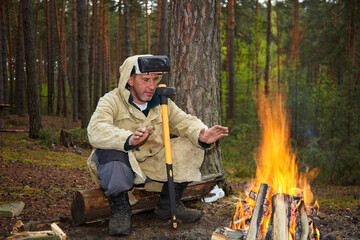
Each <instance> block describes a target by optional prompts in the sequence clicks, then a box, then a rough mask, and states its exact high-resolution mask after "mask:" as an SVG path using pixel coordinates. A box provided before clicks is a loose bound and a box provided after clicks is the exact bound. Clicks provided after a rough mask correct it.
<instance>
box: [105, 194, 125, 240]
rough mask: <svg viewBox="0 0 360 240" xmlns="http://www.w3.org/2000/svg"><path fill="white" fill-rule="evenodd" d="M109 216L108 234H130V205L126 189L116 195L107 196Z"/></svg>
mask: <svg viewBox="0 0 360 240" xmlns="http://www.w3.org/2000/svg"><path fill="white" fill-rule="evenodd" d="M108 199H109V203H110V208H111V217H110V221H109V234H110V235H112V236H115V235H130V234H131V206H130V203H129V197H128V193H127V191H124V192H121V193H119V194H118V195H110V196H109V197H108Z"/></svg>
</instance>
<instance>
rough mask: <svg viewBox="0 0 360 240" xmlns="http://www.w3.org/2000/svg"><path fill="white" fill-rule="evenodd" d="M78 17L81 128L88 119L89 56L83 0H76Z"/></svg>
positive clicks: (84, 126)
mask: <svg viewBox="0 0 360 240" xmlns="http://www.w3.org/2000/svg"><path fill="white" fill-rule="evenodd" d="M76 3H77V4H76V6H77V8H76V13H77V17H78V66H79V72H78V74H79V89H80V91H79V93H80V94H79V102H80V105H79V108H80V119H81V128H84V129H85V128H86V127H87V125H88V123H89V120H90V97H89V62H88V61H89V58H88V45H87V39H86V5H85V3H86V2H85V0H77V2H76Z"/></svg>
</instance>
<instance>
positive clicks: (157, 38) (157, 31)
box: [154, 0, 163, 54]
mask: <svg viewBox="0 0 360 240" xmlns="http://www.w3.org/2000/svg"><path fill="white" fill-rule="evenodd" d="M162 3H163V0H158V3H157V4H158V5H157V9H156V28H155V44H154V54H159V42H160V28H161V13H162V11H161V5H162Z"/></svg>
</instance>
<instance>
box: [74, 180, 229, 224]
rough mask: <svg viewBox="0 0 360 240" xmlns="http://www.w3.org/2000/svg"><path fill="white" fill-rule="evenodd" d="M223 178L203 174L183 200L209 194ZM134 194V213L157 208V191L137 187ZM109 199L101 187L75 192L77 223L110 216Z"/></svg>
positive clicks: (184, 195)
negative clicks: (135, 200)
mask: <svg viewBox="0 0 360 240" xmlns="http://www.w3.org/2000/svg"><path fill="white" fill-rule="evenodd" d="M222 179H223V175H221V174H210V175H207V176H203V178H202V181H200V182H192V183H190V184H189V185H188V186H187V188H186V189H185V190H184V193H183V195H182V198H181V199H182V200H183V201H188V200H194V199H199V198H201V197H204V196H206V195H208V194H209V192H210V191H211V190H212V189H213V188H214V186H215V185H216V184H217V183H218V182H219V181H221V180H222ZM133 195H134V196H135V198H136V199H137V200H138V202H137V203H136V204H135V205H133V206H132V214H135V213H139V212H143V211H149V210H152V209H154V208H155V206H156V201H157V199H158V197H159V193H157V192H146V191H143V190H138V189H135V190H134V192H133ZM110 215H111V213H110V205H109V201H108V199H107V198H106V196H105V195H104V191H103V190H101V189H89V190H79V191H77V192H76V193H75V194H74V198H73V202H72V204H71V216H72V220H73V222H74V223H75V224H77V225H80V224H83V223H87V222H95V221H101V220H104V219H108V218H109V217H110Z"/></svg>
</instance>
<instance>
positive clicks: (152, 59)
mask: <svg viewBox="0 0 360 240" xmlns="http://www.w3.org/2000/svg"><path fill="white" fill-rule="evenodd" d="M134 70H135V72H134V73H136V74H149V73H158V74H163V73H166V72H169V71H170V63H169V58H168V57H167V56H165V55H155V56H143V57H139V58H138V59H137V61H136V62H135V66H134Z"/></svg>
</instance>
